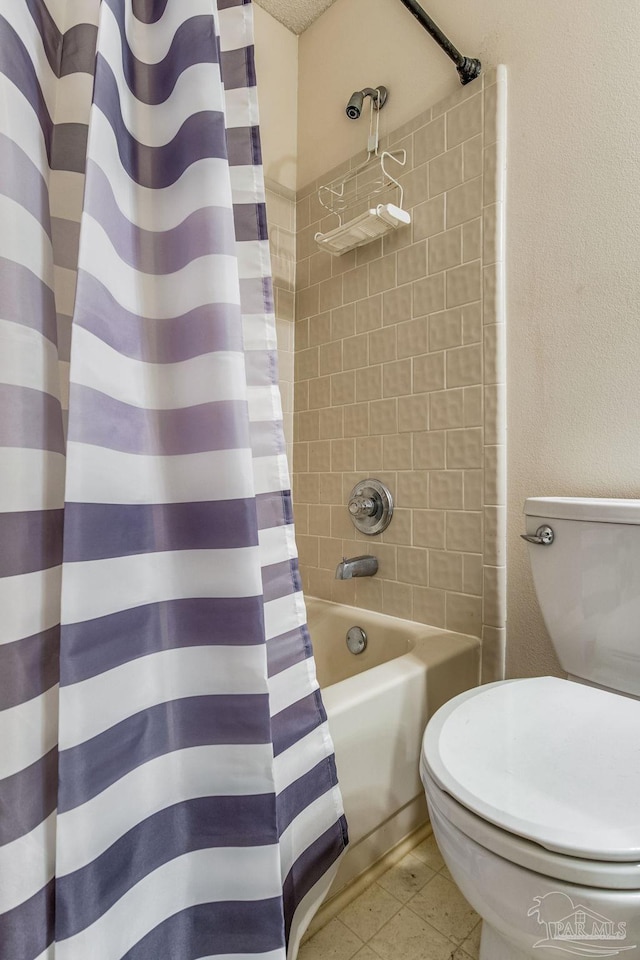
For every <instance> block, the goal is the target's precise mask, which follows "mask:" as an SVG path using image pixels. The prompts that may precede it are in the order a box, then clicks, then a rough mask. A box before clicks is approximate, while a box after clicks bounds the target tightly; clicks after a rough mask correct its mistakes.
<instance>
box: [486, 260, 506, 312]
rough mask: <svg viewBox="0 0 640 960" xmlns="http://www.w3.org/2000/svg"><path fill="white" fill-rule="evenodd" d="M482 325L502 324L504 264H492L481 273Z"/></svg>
mask: <svg viewBox="0 0 640 960" xmlns="http://www.w3.org/2000/svg"><path fill="white" fill-rule="evenodd" d="M482 283H483V294H482V299H483V320H484V323H485V324H486V323H504V317H505V306H504V264H503V263H492V264H491V265H490V266H488V267H485V268H484V270H483V271H482Z"/></svg>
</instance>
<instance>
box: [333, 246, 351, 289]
mask: <svg viewBox="0 0 640 960" xmlns="http://www.w3.org/2000/svg"><path fill="white" fill-rule="evenodd" d="M355 267H356V251H355V250H348V251H347V253H343V254H341V255H340V256H339V257H331V276H332V277H338V276H340V274H345V273H348V272H349V270H355ZM342 293H343V300H344V285H343V288H342Z"/></svg>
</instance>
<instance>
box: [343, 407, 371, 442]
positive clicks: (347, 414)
mask: <svg viewBox="0 0 640 960" xmlns="http://www.w3.org/2000/svg"><path fill="white" fill-rule="evenodd" d="M368 434H369V404H368V403H352V404H349V406H347V407H345V408H344V435H345V437H366V436H367V435H368Z"/></svg>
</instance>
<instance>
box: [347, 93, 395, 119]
mask: <svg viewBox="0 0 640 960" xmlns="http://www.w3.org/2000/svg"><path fill="white" fill-rule="evenodd" d="M365 97H371V100H372V103H373V107H374V110H380V109H381V107H384V105H385V103H386V101H387V88H386V87H375V88H374V87H365V88H364V90H356V92H355V93H352V94H351V96H350V97H349V102H348V104H347V108H346V114H347V116H348V117H349V120H358V119H359V117H360V114H361V113H362V107H363V105H364V98H365Z"/></svg>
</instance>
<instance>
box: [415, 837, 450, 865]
mask: <svg viewBox="0 0 640 960" xmlns="http://www.w3.org/2000/svg"><path fill="white" fill-rule="evenodd" d="M411 853H412V854H413V856H414V857H417V858H418V859H419V860H422V862H423V863H426V864H427V866H428V867H431V869H432V870H441V869H442V867H444V860H443V859H442V854H441V853H440V851H439V850H438V844H437V843H436V838H435V837H434V836H433V834H431V836H430V837H427V838H426V840H423V841H422V843H419V844H418V846H417V847H414V848H413V850H412V851H411Z"/></svg>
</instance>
